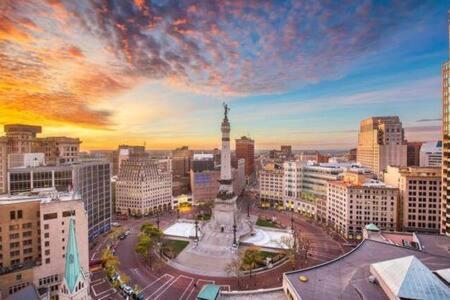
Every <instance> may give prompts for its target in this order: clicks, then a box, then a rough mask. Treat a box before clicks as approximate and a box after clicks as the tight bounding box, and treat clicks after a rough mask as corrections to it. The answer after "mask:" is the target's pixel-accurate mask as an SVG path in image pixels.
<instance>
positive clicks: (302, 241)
mask: <svg viewBox="0 0 450 300" xmlns="http://www.w3.org/2000/svg"><path fill="white" fill-rule="evenodd" d="M298 241H299V242H298V244H299V245H298V252H299V253H300V257H301V258H302V259H304V260H305V264H306V263H307V262H308V254H309V250H310V248H311V240H310V239H309V238H307V237H305V236H303V237H302V236H300V237H299V239H298Z"/></svg>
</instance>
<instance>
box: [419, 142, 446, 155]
mask: <svg viewBox="0 0 450 300" xmlns="http://www.w3.org/2000/svg"><path fill="white" fill-rule="evenodd" d="M420 152H428V153H440V152H442V141H433V142H427V143H424V144H422V147H421V148H420Z"/></svg>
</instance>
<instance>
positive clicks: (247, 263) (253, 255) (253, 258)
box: [241, 247, 263, 277]
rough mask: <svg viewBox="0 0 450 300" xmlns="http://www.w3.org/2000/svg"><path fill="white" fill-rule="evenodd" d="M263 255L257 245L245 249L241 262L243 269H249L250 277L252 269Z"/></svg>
mask: <svg viewBox="0 0 450 300" xmlns="http://www.w3.org/2000/svg"><path fill="white" fill-rule="evenodd" d="M262 261H263V257H262V255H261V250H260V249H259V248H257V247H251V248H248V249H247V250H245V252H244V254H243V256H242V259H241V263H242V267H243V268H244V270H246V271H249V274H250V277H252V271H253V270H254V269H255V268H256V267H257V266H258V265H260V264H261V263H262Z"/></svg>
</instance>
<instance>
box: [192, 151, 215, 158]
mask: <svg viewBox="0 0 450 300" xmlns="http://www.w3.org/2000/svg"><path fill="white" fill-rule="evenodd" d="M193 159H194V160H211V159H214V154H212V153H197V154H194V156H193Z"/></svg>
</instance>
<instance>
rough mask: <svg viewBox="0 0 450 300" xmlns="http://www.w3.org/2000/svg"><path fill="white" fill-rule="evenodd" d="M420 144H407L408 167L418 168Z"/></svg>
mask: <svg viewBox="0 0 450 300" xmlns="http://www.w3.org/2000/svg"><path fill="white" fill-rule="evenodd" d="M422 144H423V143H422V142H408V144H407V150H406V153H407V154H406V156H407V159H406V164H407V166H408V167H413V166H420V149H421V147H422Z"/></svg>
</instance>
